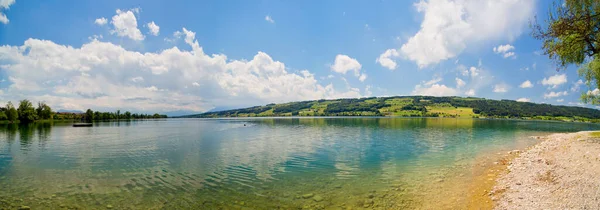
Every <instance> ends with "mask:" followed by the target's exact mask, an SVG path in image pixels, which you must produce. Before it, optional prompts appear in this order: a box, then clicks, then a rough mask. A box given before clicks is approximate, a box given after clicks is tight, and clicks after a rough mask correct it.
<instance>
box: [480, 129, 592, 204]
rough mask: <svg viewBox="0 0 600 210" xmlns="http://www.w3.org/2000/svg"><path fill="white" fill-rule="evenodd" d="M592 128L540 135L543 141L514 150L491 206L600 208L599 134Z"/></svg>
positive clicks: (498, 180) (494, 190) (493, 189)
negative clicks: (517, 150)
mask: <svg viewBox="0 0 600 210" xmlns="http://www.w3.org/2000/svg"><path fill="white" fill-rule="evenodd" d="M593 133H594V132H593V131H581V132H576V133H556V134H551V135H548V136H544V137H536V138H537V139H539V140H540V142H538V143H536V144H535V145H533V146H532V147H530V148H528V149H526V150H524V151H523V152H513V154H509V155H508V159H510V161H509V162H508V164H507V165H505V167H504V169H503V170H502V171H500V172H499V173H498V176H497V177H496V178H495V179H494V182H493V183H494V185H493V186H492V187H491V188H488V189H489V190H490V191H489V194H487V195H485V196H486V197H488V199H490V200H491V205H489V206H486V207H487V208H486V209H491V208H493V209H597V208H600V138H599V137H600V136H595V135H594V134H593ZM592 135H594V136H592ZM514 153H517V154H514ZM511 155H513V157H512V158H511V157H510V156H511Z"/></svg>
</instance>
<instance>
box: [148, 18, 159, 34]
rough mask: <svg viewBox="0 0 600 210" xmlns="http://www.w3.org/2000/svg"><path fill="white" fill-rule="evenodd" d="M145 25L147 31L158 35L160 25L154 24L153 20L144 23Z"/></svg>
mask: <svg viewBox="0 0 600 210" xmlns="http://www.w3.org/2000/svg"><path fill="white" fill-rule="evenodd" d="M146 26H147V27H148V29H149V31H148V32H149V33H150V34H152V35H154V36H158V32H159V31H160V26H158V25H156V23H154V21H152V22H149V23H148V24H146Z"/></svg>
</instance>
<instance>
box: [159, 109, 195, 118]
mask: <svg viewBox="0 0 600 210" xmlns="http://www.w3.org/2000/svg"><path fill="white" fill-rule="evenodd" d="M163 114H165V115H167V116H169V117H180V116H185V115H192V114H198V112H195V111H191V110H176V111H170V112H164V113H163Z"/></svg>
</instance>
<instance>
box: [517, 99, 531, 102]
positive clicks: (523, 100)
mask: <svg viewBox="0 0 600 210" xmlns="http://www.w3.org/2000/svg"><path fill="white" fill-rule="evenodd" d="M517 101H518V102H530V101H531V99H529V98H519V99H517Z"/></svg>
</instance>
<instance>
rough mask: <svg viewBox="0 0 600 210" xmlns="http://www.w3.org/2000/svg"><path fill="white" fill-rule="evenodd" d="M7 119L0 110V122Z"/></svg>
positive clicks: (4, 113)
mask: <svg viewBox="0 0 600 210" xmlns="http://www.w3.org/2000/svg"><path fill="white" fill-rule="evenodd" d="M7 119H8V117H7V116H6V112H5V111H2V110H0V120H7Z"/></svg>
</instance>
